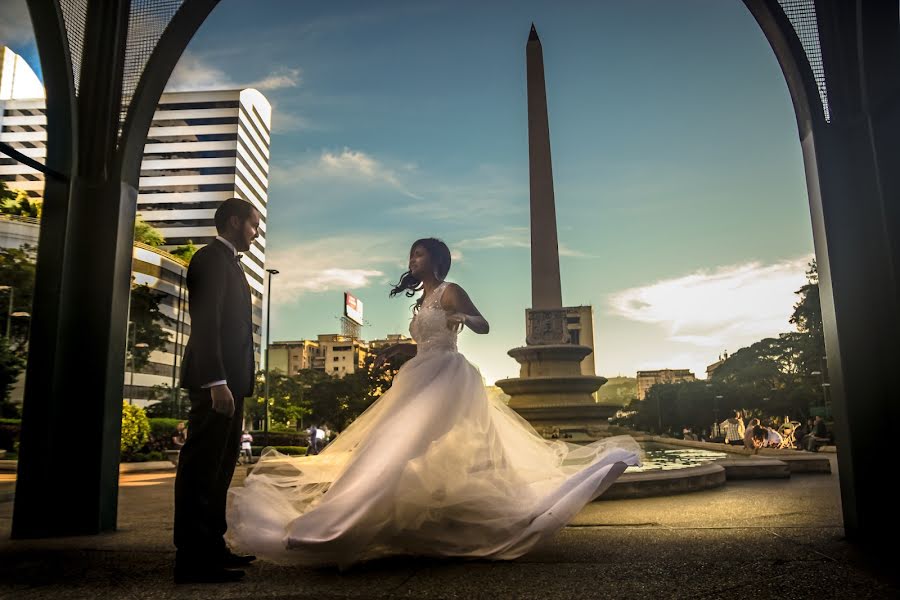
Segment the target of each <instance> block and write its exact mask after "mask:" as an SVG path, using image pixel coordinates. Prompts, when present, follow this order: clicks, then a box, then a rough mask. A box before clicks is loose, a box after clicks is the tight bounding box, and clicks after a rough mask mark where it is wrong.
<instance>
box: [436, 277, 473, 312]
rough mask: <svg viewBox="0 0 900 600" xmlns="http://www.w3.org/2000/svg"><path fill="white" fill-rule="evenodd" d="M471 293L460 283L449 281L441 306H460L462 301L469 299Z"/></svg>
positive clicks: (442, 296) (442, 295)
mask: <svg viewBox="0 0 900 600" xmlns="http://www.w3.org/2000/svg"><path fill="white" fill-rule="evenodd" d="M468 298H469V295H468V294H467V293H466V290H464V289H463V287H462V286H461V285H459V284H458V283H452V282H447V286H446V288H445V289H444V293H443V294H441V306H442V307H444V308H453V307H456V306H459V305H460V304H461V302H462V301H464V300H468Z"/></svg>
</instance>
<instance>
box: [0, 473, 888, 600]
mask: <svg viewBox="0 0 900 600" xmlns="http://www.w3.org/2000/svg"><path fill="white" fill-rule="evenodd" d="M833 467H834V469H833V470H834V472H835V473H836V472H837V465H836V464H833ZM243 475H244V473H243V470H242V469H239V472H238V474H237V475H236V478H235V485H240V483H241V480H242V479H243ZM121 481H122V489H121V493H120V512H119V523H120V530H119V531H118V532H116V533H112V534H105V535H99V536H91V537H81V538H65V539H55V540H27V541H10V540H9V527H10V517H11V514H12V504H11V503H9V502H5V503H0V527H2V529H3V531H2V532H0V598H15V599H16V600H32V599H38V598H52V599H57V598H72V599H75V598H78V599H82V598H102V599H104V600H119V599H132V598H133V599H144V598H147V599H151V598H152V599H156V598H159V599H164V598H165V599H168V598H171V599H178V600H185V599H192V598H216V599H217V600H229V599H243V598H247V599H253V600H262V599H288V598H315V599H317V600H325V599H329V598H377V597H380V598H429V599H430V598H460V599H466V600H468V599H473V598H491V599H492V600H505V599H507V598H535V599H540V600H548V599H555V598H566V599H569V598H571V599H582V598H622V599H627V598H644V599H646V598H660V599H668V598H732V599H733V598H748V597H754V598H758V599H763V598H790V599H791V600H793V599H801V598H814V599H816V600H823V599H826V598H848V599H854V600H856V599H862V598H897V597H900V585H898V583H897V582H896V580H891V579H890V577H892V575H891V574H890V569H892V568H893V567H894V565H891V564H887V567H879V566H878V565H877V564H876V563H874V562H873V560H871V559H866V558H865V557H864V556H863V554H862V553H861V552H860V551H858V550H857V549H855V548H854V547H853V546H851V545H850V544H848V543H847V542H845V541H844V540H843V537H842V536H843V529H842V527H841V516H840V498H839V494H838V489H837V475H805V476H802V475H795V476H794V477H793V478H791V479H790V480H784V481H737V482H729V483H728V484H727V485H726V486H725V487H723V488H720V489H716V490H710V491H705V492H698V493H693V494H685V495H681V496H672V497H667V498H646V499H640V500H615V501H600V502H595V503H593V504H591V505H589V506H588V507H586V508H585V510H583V511H582V512H581V513H580V514H579V515H578V517H577V518H576V519H575V520H574V521H573V522H572V523H571V524H570V526H569V527H567V528H566V529H564V530H563V531H562V532H561V533H560V534H559V535H558V536H557V537H556V538H555V539H554V540H553V541H552V542H551V543H550V544H548V545H547V546H545V547H543V548H540V549H538V550H536V551H534V552H532V553H531V554H528V555H526V556H524V557H522V558H520V559H518V560H515V561H511V562H486V561H470V562H467V561H449V560H446V561H437V560H420V559H389V560H382V561H376V562H373V563H369V564H366V565H362V566H358V567H356V568H354V569H351V570H349V571H347V572H345V573H339V572H337V571H336V570H333V569H323V570H310V569H300V568H289V567H279V566H275V565H270V564H258V565H255V566H253V567H251V568H250V570H249V572H248V574H247V578H246V580H245V581H244V582H241V583H238V584H231V585H227V586H226V585H222V586H200V585H196V586H178V587H176V586H175V585H174V584H173V583H172V578H171V562H172V559H173V557H174V549H173V548H172V546H171V543H170V540H171V536H172V484H173V481H174V473H141V474H128V475H123V476H122V479H121ZM64 497H65V495H64V494H61V501H64Z"/></svg>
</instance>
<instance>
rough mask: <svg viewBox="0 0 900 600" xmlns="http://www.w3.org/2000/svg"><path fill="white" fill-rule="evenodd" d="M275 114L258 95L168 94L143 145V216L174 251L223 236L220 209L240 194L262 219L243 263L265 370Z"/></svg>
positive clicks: (246, 92)
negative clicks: (264, 327) (264, 328)
mask: <svg viewBox="0 0 900 600" xmlns="http://www.w3.org/2000/svg"><path fill="white" fill-rule="evenodd" d="M271 120H272V108H271V106H270V105H269V102H268V101H267V100H266V98H265V97H264V96H263V95H262V94H260V93H259V92H258V91H256V90H252V89H245V90H226V91H216V92H179V93H172V94H163V96H162V98H161V99H160V102H159V106H158V107H157V110H156V113H155V114H154V115H153V123H152V125H151V126H150V131H149V132H148V134H147V144H146V145H145V146H144V160H143V162H142V163H141V182H140V192H139V194H138V214H139V215H140V216H141V217H142V218H143V219H144V221H146V222H147V223H149V224H150V225H152V226H154V227H156V228H157V229H159V231H160V232H161V233H162V235H163V237H164V238H165V239H166V244H165V245H164V246H163V248H165V249H168V250H171V249H173V248H175V247H177V246H180V245H183V244H187V243H188V242H193V243H194V244H196V245H197V246H203V245H205V244H208V243H210V242H211V241H213V240H214V239H215V237H216V226H215V222H214V221H213V215H214V214H215V211H216V207H217V206H218V205H219V204H220V203H221V202H222V201H223V200H225V199H226V198H230V197H232V196H237V197H239V198H243V199H245V200H247V201H249V202H251V203H252V204H253V205H254V206H255V207H256V209H257V210H259V212H260V214H261V215H262V219H261V220H260V235H259V237H258V238H257V239H256V241H255V242H254V243H253V245H252V246H251V247H250V250H249V251H248V252H245V253H244V258H243V259H242V262H243V265H244V270H245V271H246V272H247V281H248V282H249V283H250V289H251V293H252V294H253V341H254V344H255V346H256V351H257V364H259V347H260V343H261V341H262V340H261V336H260V335H261V327H262V307H263V293H264V291H265V286H264V281H265V277H264V276H265V272H266V271H265V262H266V206H267V201H268V200H267V199H268V188H269V130H270V129H269V128H270V124H271Z"/></svg>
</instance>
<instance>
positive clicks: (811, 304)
mask: <svg viewBox="0 0 900 600" xmlns="http://www.w3.org/2000/svg"><path fill="white" fill-rule="evenodd" d="M796 294H797V295H798V296H799V297H800V299H799V300H798V301H797V304H795V305H794V312H793V314H792V315H791V318H790V322H791V324H792V325H794V326H796V327H797V331H798V332H799V333H800V334H801V335H800V336H799V337H798V339H797V348H798V362H799V364H800V371H801V372H802V373H804V374H805V375H807V376H809V377H812V375H811V374H812V373H813V372H815V371H819V372H820V373H822V374H823V378H824V380H826V381H827V379H828V377H827V374H828V368H827V366H826V364H825V327H824V325H823V324H822V303H821V299H820V295H819V272H818V266H817V265H816V261H815V260H813V261H812V262H810V263H809V269H807V271H806V284H805V285H804V286H803V287H801V288H800V289H799V290H797V292H796Z"/></svg>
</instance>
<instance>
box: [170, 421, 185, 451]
mask: <svg viewBox="0 0 900 600" xmlns="http://www.w3.org/2000/svg"><path fill="white" fill-rule="evenodd" d="M186 441H187V427H185V425H184V421H181V422H180V423H179V424H178V425H177V426H176V427H175V432H174V433H173V434H172V445H173V446H175V449H176V450H181V447H182V446H184V443H185V442H186Z"/></svg>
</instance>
